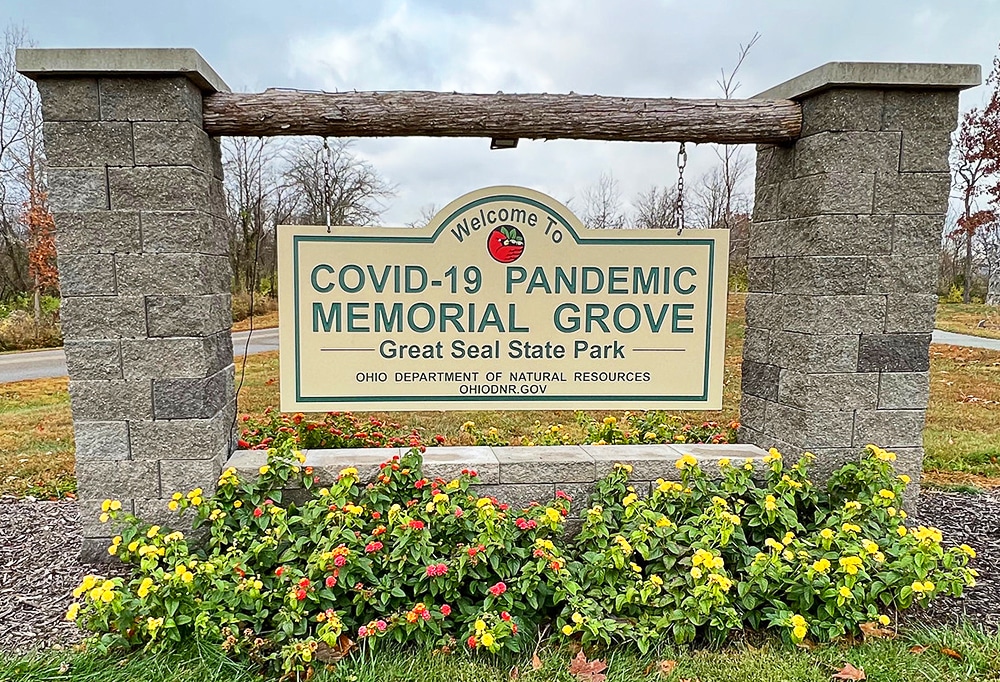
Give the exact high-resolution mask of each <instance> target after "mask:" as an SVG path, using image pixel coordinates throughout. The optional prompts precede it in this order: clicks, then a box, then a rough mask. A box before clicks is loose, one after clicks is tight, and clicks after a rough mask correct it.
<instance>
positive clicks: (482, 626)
mask: <svg viewBox="0 0 1000 682" xmlns="http://www.w3.org/2000/svg"><path fill="white" fill-rule="evenodd" d="M484 630H486V621H485V620H483V619H482V618H479V619H478V620H476V632H477V633H478V632H483V631H484Z"/></svg>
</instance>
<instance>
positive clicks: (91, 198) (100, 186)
mask: <svg viewBox="0 0 1000 682" xmlns="http://www.w3.org/2000/svg"><path fill="white" fill-rule="evenodd" d="M48 180H49V207H50V208H51V209H52V211H53V212H57V213H58V212H62V211H102V210H105V209H107V208H108V207H109V204H108V188H107V170H106V169H105V168H103V167H101V168H49V169H48Z"/></svg>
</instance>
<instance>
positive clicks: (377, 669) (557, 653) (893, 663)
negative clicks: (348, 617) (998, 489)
mask: <svg viewBox="0 0 1000 682" xmlns="http://www.w3.org/2000/svg"><path fill="white" fill-rule="evenodd" d="M913 647H926V650H924V651H923V652H922V653H914V651H913V650H912V649H913ZM945 648H947V649H950V650H952V651H954V652H956V653H957V655H958V656H960V657H961V658H960V659H956V658H952V657H950V656H947V655H945V654H944V653H942V649H945ZM591 655H592V656H594V657H600V658H602V659H603V660H604V661H605V662H606V663H607V664H608V669H607V670H606V671H605V672H606V673H607V675H608V682H629V681H633V680H635V681H638V680H649V681H653V680H659V681H660V682H663V681H667V682H671V681H672V682H680V680H683V679H688V680H695V679H697V680H700V682H756V681H758V680H770V681H771V682H785V681H788V682H791V681H793V680H794V681H795V682H798V681H800V680H806V681H815V682H827V681H828V680H829V679H830V677H831V675H832V674H833V673H834V672H836V671H838V670H840V669H841V668H842V667H843V665H844V664H845V663H851V664H852V665H854V666H855V667H858V668H862V669H864V671H865V673H866V674H867V676H868V679H869V680H873V681H874V680H878V681H879V682H912V681H914V680H935V681H939V682H951V681H955V682H958V681H959V680H983V681H987V680H1000V635H997V634H996V633H993V634H987V633H985V632H984V631H983V630H981V629H978V628H975V627H973V626H970V625H966V626H961V627H956V628H948V629H936V630H927V629H922V628H921V629H917V630H915V631H913V632H911V633H909V634H907V635H905V636H901V637H900V638H899V639H896V640H874V641H870V642H866V643H863V644H860V645H856V646H846V645H839V644H829V645H824V646H820V647H816V648H815V649H811V650H809V649H801V648H790V647H787V646H783V645H781V644H779V643H777V642H775V641H774V640H766V641H763V642H759V643H757V644H756V645H751V644H747V643H742V644H734V645H731V646H729V647H726V648H722V649H715V650H712V649H703V650H690V649H674V648H666V649H664V650H662V651H660V652H658V653H655V654H650V655H648V656H640V655H638V654H637V653H635V652H633V651H630V650H626V649H613V650H611V651H609V652H605V653H604V655H603V656H598V655H597V654H591ZM539 658H540V659H541V661H542V663H543V666H542V668H541V669H539V670H534V669H533V668H532V665H531V659H530V656H511V655H506V656H500V657H491V656H472V655H468V654H465V653H461V654H455V655H451V656H441V655H433V654H430V653H426V652H420V651H411V652H405V654H404V655H400V652H398V651H393V650H390V651H385V652H383V653H379V654H376V655H371V654H370V653H368V654H365V653H358V652H356V653H355V654H353V655H352V656H351V657H349V658H348V659H346V660H344V661H341V662H340V663H338V664H337V665H335V666H333V667H331V668H329V669H326V670H319V671H318V672H317V674H316V675H315V676H313V677H312V680H313V681H314V682H348V681H351V682H390V681H403V680H414V681H422V680H426V681H428V682H430V681H431V680H433V681H435V682H437V681H438V680H449V681H450V682H491V681H495V682H509V681H510V680H512V679H518V680H523V681H524V682H542V681H546V682H548V681H565V682H576V678H574V677H573V676H572V675H571V674H570V673H569V670H568V667H569V661H570V658H571V652H569V651H568V650H566V649H550V648H543V649H542V650H541V651H540V652H539ZM661 660H673V661H676V663H677V665H676V668H675V670H674V671H673V673H671V675H669V676H663V675H661V674H660V673H659V671H658V669H657V665H656V664H657V662H658V661H661ZM515 669H516V672H514V671H515ZM61 671H62V672H61ZM265 679H274V677H272V678H265V677H264V676H262V675H260V674H259V673H258V672H255V671H252V670H248V669H247V668H246V666H244V665H242V664H238V663H234V662H232V661H229V660H228V659H226V658H224V657H223V656H222V655H221V654H220V653H219V652H218V651H217V650H215V649H213V648H211V647H191V648H188V649H186V650H183V651H180V652H175V653H172V654H164V653H159V654H152V653H136V654H130V655H124V654H112V655H101V654H97V653H83V654H78V653H77V654H74V653H69V652H46V653H42V654H35V655H29V656H21V657H13V656H10V655H0V680H4V681H6V680H12V681H13V680H18V681H19V682H43V681H45V682H48V681H49V680H68V681H78V682H84V681H86V682H91V681H93V682H98V681H100V682H175V681H176V682H180V681H181V680H198V681H199V682H211V681H214V680H220V681H221V680H226V681H227V682H263V680H265ZM292 679H294V678H292ZM303 679H304V676H303Z"/></svg>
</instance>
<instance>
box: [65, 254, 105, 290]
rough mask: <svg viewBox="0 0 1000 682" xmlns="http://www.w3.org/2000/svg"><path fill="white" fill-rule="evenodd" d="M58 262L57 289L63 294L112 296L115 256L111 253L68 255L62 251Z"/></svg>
mask: <svg viewBox="0 0 1000 682" xmlns="http://www.w3.org/2000/svg"><path fill="white" fill-rule="evenodd" d="M57 262H58V264H59V291H60V293H61V294H62V295H63V296H113V295H114V294H115V293H117V291H118V287H117V285H116V283H115V257H114V256H113V255H111V254H97V253H88V254H84V255H70V253H69V252H65V251H64V252H63V253H62V254H60V255H59V256H58V258H57Z"/></svg>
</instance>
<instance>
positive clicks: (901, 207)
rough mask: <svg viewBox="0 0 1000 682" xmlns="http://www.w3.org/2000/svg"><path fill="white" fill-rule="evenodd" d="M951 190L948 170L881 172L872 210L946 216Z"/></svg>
mask: <svg viewBox="0 0 1000 682" xmlns="http://www.w3.org/2000/svg"><path fill="white" fill-rule="evenodd" d="M950 190H951V175H950V174H949V173H878V174H877V176H876V178H875V204H874V211H873V212H874V213H875V214H881V215H884V214H894V213H901V214H910V215H935V216H942V217H943V216H944V212H945V209H946V208H947V206H948V193H949V191H950Z"/></svg>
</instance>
